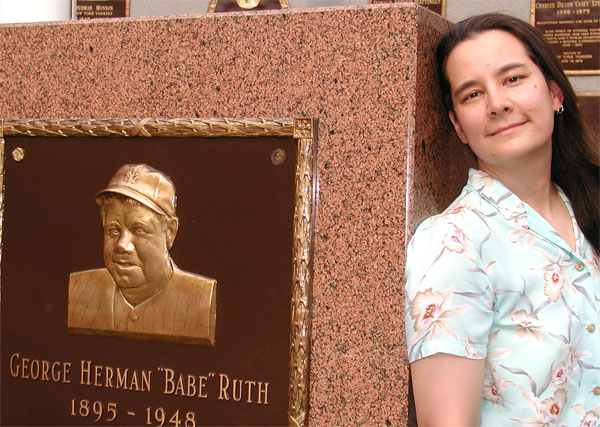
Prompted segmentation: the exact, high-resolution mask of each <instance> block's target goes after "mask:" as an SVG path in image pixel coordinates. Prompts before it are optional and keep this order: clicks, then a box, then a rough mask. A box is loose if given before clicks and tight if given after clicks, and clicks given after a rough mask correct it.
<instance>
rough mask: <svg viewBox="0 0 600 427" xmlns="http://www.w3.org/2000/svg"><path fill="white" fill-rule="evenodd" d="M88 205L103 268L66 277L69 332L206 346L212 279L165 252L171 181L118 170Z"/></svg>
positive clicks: (175, 222)
mask: <svg viewBox="0 0 600 427" xmlns="http://www.w3.org/2000/svg"><path fill="white" fill-rule="evenodd" d="M95 200H96V203H97V204H98V206H99V208H100V216H101V219H102V227H103V229H104V251H103V257H104V266H105V268H101V269H95V270H86V271H80V272H76V273H71V275H70V278H69V303H68V330H69V332H70V333H81V334H92V335H118V336H123V337H127V338H135V339H150V340H162V341H174V342H182V343H188V344H203V345H214V342H215V324H216V286H217V282H216V280H215V279H211V278H208V277H204V276H201V275H198V274H193V273H189V272H186V271H183V270H180V269H179V268H177V266H176V265H175V263H174V262H173V260H172V259H171V256H170V254H169V251H170V249H171V247H172V246H173V243H174V241H175V236H176V235H177V230H178V227H179V219H178V218H177V216H176V213H175V209H176V194H175V186H174V184H173V182H172V181H171V180H170V179H169V178H168V177H167V176H166V175H165V174H164V173H162V172H160V171H158V170H156V169H154V168H152V167H150V166H148V165H145V164H137V165H131V164H129V165H124V166H122V167H121V168H120V169H119V170H118V171H117V172H116V173H115V175H114V176H113V177H112V179H111V180H110V182H109V183H108V186H107V187H106V188H105V189H104V190H101V191H100V192H98V193H97V194H96V197H95Z"/></svg>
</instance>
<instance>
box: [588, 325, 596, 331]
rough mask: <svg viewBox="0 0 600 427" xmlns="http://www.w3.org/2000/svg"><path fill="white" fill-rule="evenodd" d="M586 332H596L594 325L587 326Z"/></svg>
mask: <svg viewBox="0 0 600 427" xmlns="http://www.w3.org/2000/svg"><path fill="white" fill-rule="evenodd" d="M587 330H588V332H594V331H595V330H596V325H594V324H593V323H590V324H589V325H587Z"/></svg>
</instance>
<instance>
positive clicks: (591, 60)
mask: <svg viewBox="0 0 600 427" xmlns="http://www.w3.org/2000/svg"><path fill="white" fill-rule="evenodd" d="M531 24H532V25H534V26H535V27H537V28H538V29H539V30H540V31H541V32H542V34H543V35H544V38H545V39H546V41H547V42H548V43H549V44H550V47H551V48H552V51H553V52H554V54H555V55H556V56H557V57H558V59H559V60H560V63H561V64H562V66H563V68H564V69H565V72H566V73H567V74H599V73H600V2H598V1H594V0H586V1H549V0H531Z"/></svg>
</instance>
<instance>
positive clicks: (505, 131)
mask: <svg viewBox="0 0 600 427" xmlns="http://www.w3.org/2000/svg"><path fill="white" fill-rule="evenodd" d="M525 123H526V122H519V123H512V124H510V125H507V126H502V127H501V128H498V129H496V130H495V131H493V132H492V133H490V136H498V135H506V134H508V133H511V132H513V131H514V130H516V129H517V128H519V127H521V126H522V125H524V124H525Z"/></svg>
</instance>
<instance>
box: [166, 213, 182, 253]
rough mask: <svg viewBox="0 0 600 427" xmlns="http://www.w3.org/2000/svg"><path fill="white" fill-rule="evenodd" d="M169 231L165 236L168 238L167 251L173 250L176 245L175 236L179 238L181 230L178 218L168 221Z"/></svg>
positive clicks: (167, 230)
mask: <svg viewBox="0 0 600 427" xmlns="http://www.w3.org/2000/svg"><path fill="white" fill-rule="evenodd" d="M167 221H168V222H167V229H166V231H165V236H166V238H167V249H168V250H171V248H172V247H173V243H175V236H177V230H178V229H179V219H178V218H177V217H173V218H169V219H168V220H167Z"/></svg>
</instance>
